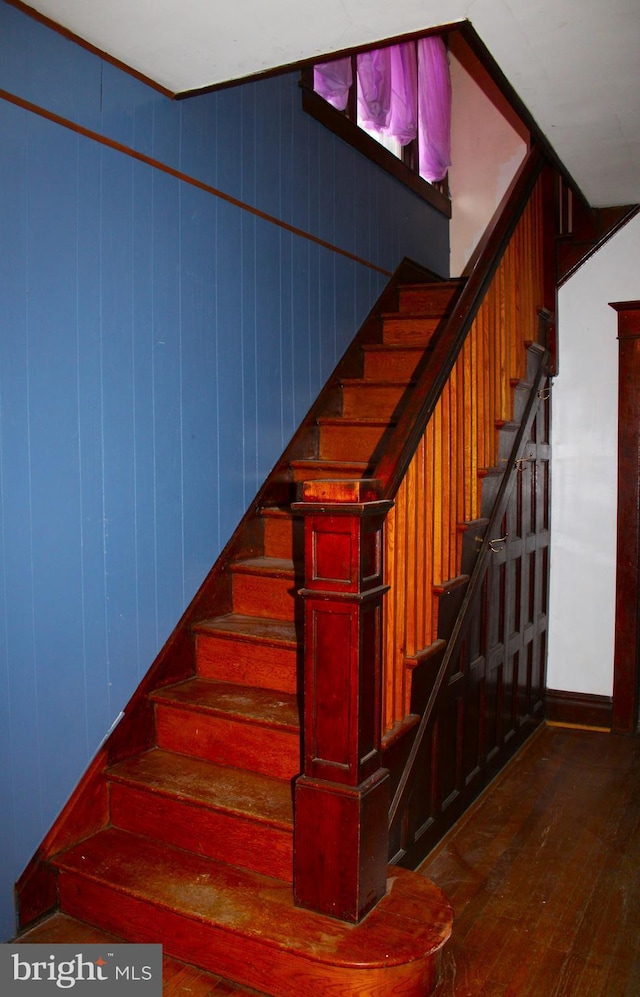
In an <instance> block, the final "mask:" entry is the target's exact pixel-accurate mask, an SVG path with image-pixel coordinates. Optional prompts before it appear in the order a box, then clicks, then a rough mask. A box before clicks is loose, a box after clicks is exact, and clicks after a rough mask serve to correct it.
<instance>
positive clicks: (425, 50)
mask: <svg viewBox="0 0 640 997" xmlns="http://www.w3.org/2000/svg"><path fill="white" fill-rule="evenodd" d="M418 133H419V134H418V140H419V150H420V152H419V155H420V175H421V176H423V177H424V178H425V179H426V180H429V181H430V182H431V183H435V182H437V181H438V180H443V179H444V177H445V175H446V172H447V167H448V166H451V78H450V75H449V61H448V59H447V49H446V46H445V44H444V42H443V41H442V39H441V38H439V37H438V36H437V35H431V36H430V37H429V38H421V39H420V40H419V41H418Z"/></svg>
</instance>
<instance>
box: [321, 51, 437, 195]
mask: <svg viewBox="0 0 640 997" xmlns="http://www.w3.org/2000/svg"><path fill="white" fill-rule="evenodd" d="M356 65H357V74H358V114H359V120H360V121H361V123H362V124H363V125H364V126H365V127H366V128H369V129H372V130H374V131H376V132H379V133H380V134H381V135H388V136H390V137H391V138H394V139H395V140H396V141H398V142H399V143H400V145H402V146H404V145H408V144H409V142H411V141H413V139H414V138H416V135H417V137H418V149H419V153H418V155H419V163H420V175H421V176H423V177H424V178H425V179H426V180H429V181H430V182H432V183H434V182H437V181H438V180H442V179H444V177H445V175H446V172H447V167H448V166H450V165H451V152H450V148H451V140H450V131H451V80H450V76H449V60H448V57H447V49H446V46H445V44H444V42H443V41H442V39H441V38H439V37H438V36H437V35H432V36H430V37H429V38H421V39H419V40H418V42H417V43H414V42H407V43H405V44H402V45H391V46H388V47H386V48H381V49H373V50H372V51H370V52H362V53H360V55H358V57H357V60H356ZM352 82H353V80H352V69H351V59H350V58H348V57H347V58H344V59H335V60H333V61H332V62H326V63H322V64H320V65H317V66H316V67H315V69H314V90H316V92H317V93H319V94H320V95H321V96H322V97H324V98H325V100H328V101H329V103H330V104H333V106H334V107H336V108H338V110H340V111H343V110H344V109H345V108H346V106H347V101H348V96H349V89H350V87H351V85H352Z"/></svg>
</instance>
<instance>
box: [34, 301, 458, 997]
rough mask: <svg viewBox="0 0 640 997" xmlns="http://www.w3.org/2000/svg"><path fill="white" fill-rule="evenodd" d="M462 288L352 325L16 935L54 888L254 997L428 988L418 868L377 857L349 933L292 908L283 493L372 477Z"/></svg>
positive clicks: (296, 643)
mask: <svg viewBox="0 0 640 997" xmlns="http://www.w3.org/2000/svg"><path fill="white" fill-rule="evenodd" d="M458 291H459V285H458V283H456V282H452V283H448V282H439V281H438V282H426V283H425V282H424V281H421V282H418V283H409V284H404V285H400V286H398V287H397V288H394V289H393V291H392V293H391V302H389V300H388V299H389V295H387V299H386V301H385V304H388V305H390V304H392V303H393V298H394V297H396V300H397V307H395V308H393V307H391V306H389V307H388V309H387V310H386V311H384V312H383V313H381V314H378V315H372V316H371V317H370V319H369V320H368V321H367V323H365V326H364V327H363V330H362V331H361V333H360V334H359V337H357V339H356V341H355V344H354V346H353V348H352V349H351V350H350V351H349V353H348V355H347V357H346V358H345V361H344V362H343V364H342V365H341V366H339V367H338V370H337V372H336V374H335V375H334V377H333V379H332V381H331V382H330V384H329V385H328V386H327V388H326V389H325V391H324V392H323V394H322V396H321V399H320V402H319V404H318V406H317V407H316V409H315V410H314V412H313V419H312V420H310V421H309V422H308V424H307V425H306V426H304V427H303V428H302V430H301V433H300V434H299V435H298V437H297V440H296V441H295V442H294V444H293V446H292V447H291V448H290V451H289V452H288V453H287V454H286V455H285V458H286V459H283V461H282V462H280V463H279V464H278V465H277V467H276V469H275V470H274V472H273V475H272V480H270V481H268V482H267V484H266V485H265V487H264V488H263V490H262V491H261V494H260V500H259V502H258V503H257V504H256V506H255V507H254V508H253V509H252V510H250V514H248V516H247V517H245V520H243V523H242V524H241V527H240V528H239V531H240V532H239V534H238V535H237V536H236V537H235V538H234V541H233V543H232V544H231V545H230V548H229V550H230V551H231V554H228V553H227V555H226V559H225V558H223V559H222V562H223V563H222V567H221V568H219V569H218V572H217V574H216V575H215V590H216V591H215V592H213V593H211V592H209V594H208V595H207V596H206V598H204V599H203V598H201V599H200V602H201V603H202V602H205V603H207V605H210V606H212V607H213V608H214V610H215V608H216V606H219V605H221V606H222V611H218V612H215V611H214V612H213V613H212V614H211V615H210V616H209V615H206V614H203V613H200V615H198V617H197V618H196V619H190V618H189V615H188V614H187V617H186V622H187V626H186V628H185V623H184V621H183V624H182V630H183V631H184V630H185V629H186V630H188V641H187V644H185V637H184V635H183V636H182V637H181V638H180V643H179V648H180V650H179V652H177V653H176V654H174V657H175V658H177V660H176V661H174V662H170V663H169V664H167V663H166V660H165V665H164V669H163V673H162V674H161V675H156V677H155V679H154V680H153V681H152V680H148V682H147V686H148V687H143V688H142V690H141V691H140V693H139V695H138V700H137V704H136V706H135V710H134V711H133V712H134V713H137V714H138V715H139V716H140V717H141V718H143V720H141V722H140V724H139V725H138V727H137V730H136V731H135V732H133V728H132V725H131V723H129V727H130V728H131V730H132V734H131V738H130V739H129V744H130V745H133V749H132V747H131V746H130V747H128V748H127V747H123V745H122V734H120V737H119V743H118V747H117V748H116V749H112V750H111V751H109V748H108V746H107V750H106V753H105V762H106V764H105V766H104V768H103V769H100V766H98V768H99V769H100V770H99V771H95V770H94V772H93V773H92V774H91V776H90V777H89V778H88V781H87V783H86V784H85V786H84V787H83V789H82V790H81V791H80V796H81V797H82V799H83V802H82V801H81V802H80V803H78V801H77V800H76V803H75V805H74V807H73V808H72V810H73V813H74V815H75V816H74V817H73V818H71V819H69V820H68V821H67V825H68V826H67V827H66V828H65V829H64V830H63V831H59V832H57V833H56V832H54V833H53V834H52V835H50V836H49V839H48V842H47V843H45V846H44V847H43V849H42V850H41V853H40V855H39V856H38V857H37V860H34V863H33V864H32V868H31V869H30V870H28V871H27V873H26V874H25V876H24V877H23V879H22V880H21V883H20V884H18V898H19V906H20V912H21V915H22V924H23V927H24V928H27V927H28V926H29V925H28V921H30V920H34V917H41V916H42V915H43V914H45V913H48V912H49V911H50V908H51V906H52V903H51V902H52V901H53V900H55V904H56V906H57V909H58V911H59V912H61V913H63V914H64V915H66V916H67V917H72V918H77V919H78V921H81V922H85V923H89V924H91V925H93V926H95V927H96V928H98V929H101V930H102V931H105V932H110V933H113V934H114V935H117V936H119V937H121V938H124V939H126V940H128V941H162V943H163V945H164V951H165V953H167V954H169V955H170V956H172V957H174V958H176V959H180V960H182V961H184V962H187V963H191V964H194V965H195V966H198V967H201V968H202V969H203V970H205V971H208V972H213V973H217V974H220V975H222V976H223V977H226V978H228V979H229V980H233V981H236V982H238V983H239V984H241V985H243V986H248V987H252V988H255V989H256V990H258V991H261V992H263V993H267V994H272V995H292V997H295V995H301V994H307V993H309V994H311V993H313V994H314V995H322V994H334V995H337V994H339V995H340V997H344V995H348V994H359V995H360V994H376V995H383V994H387V993H388V994H392V993H393V994H405V995H413V994H415V995H418V994H421V995H422V994H425V993H429V992H430V991H431V989H432V988H433V986H434V985H435V982H436V980H437V966H438V954H439V951H440V949H441V947H442V946H443V945H444V943H445V942H446V940H447V938H448V936H449V934H450V931H451V910H450V908H449V906H448V904H447V902H446V900H445V898H444V897H443V896H442V894H441V893H440V891H439V890H438V889H437V888H436V887H435V886H433V884H431V883H429V882H428V881H427V880H425V879H424V878H422V877H420V876H418V875H416V874H414V873H411V872H408V871H407V870H404V869H400V868H397V867H390V868H389V879H388V889H387V893H386V895H385V896H384V897H383V899H382V900H381V901H380V903H379V904H378V905H377V906H376V907H375V908H374V910H373V911H372V912H371V913H370V914H368V916H367V917H366V918H365V919H364V920H363V921H362V922H361V923H360V924H356V925H354V924H347V923H344V922H342V921H339V920H336V919H334V918H329V917H326V916H322V915H320V914H316V913H314V912H312V911H308V910H302V909H301V908H299V907H296V906H294V903H293V899H292V896H293V894H292V888H291V883H292V877H293V867H294V862H293V807H292V799H293V784H294V781H295V778H296V776H297V775H298V774H299V773H300V771H301V737H300V706H301V703H300V698H301V692H300V690H301V682H300V673H301V663H302V657H303V627H302V615H301V614H302V607H301V605H300V604H301V600H300V599H299V598H298V596H297V592H298V589H299V588H300V587H301V585H302V583H303V564H302V553H303V551H302V533H301V527H302V523H301V521H300V519H299V518H298V517H297V516H296V515H295V514H294V513H293V512H292V510H291V506H290V504H291V502H292V501H295V499H296V498H297V497H298V494H299V489H300V484H301V483H302V482H303V481H310V480H313V479H333V478H338V479H343V478H348V479H354V478H366V477H367V476H369V475H370V474H371V472H372V469H373V468H374V467H375V466H376V463H377V461H378V460H379V458H380V455H381V453H382V452H383V450H384V447H385V443H386V440H387V438H388V436H389V435H390V433H391V432H392V431H393V428H394V426H395V424H396V421H397V418H398V417H399V415H400V413H401V412H402V411H403V410H404V408H405V406H406V404H407V401H408V399H409V398H410V396H411V393H412V388H413V386H414V383H415V382H414V376H415V373H416V371H417V370H418V369H419V368H420V366H421V365H422V364H424V363H425V360H426V358H427V357H428V354H429V350H430V347H431V344H432V343H433V342H434V341H435V339H436V338H437V333H438V329H439V327H440V325H441V323H442V321H443V318H444V317H445V316H446V315H447V314H448V312H449V310H450V309H451V307H452V301H453V300H454V298H455V296H456V294H457V293H458ZM216 593H217V594H216ZM196 603H197V600H196ZM187 645H188V647H189V648H190V649H191V650H190V651H187V650H185V647H187ZM190 654H192V658H191V660H189V655H190ZM166 657H167V654H165V659H166ZM94 800H100V801H101V803H100V806H99V807H96V808H94V810H93V814H92V816H91V818H90V819H85V820H84V823H83V820H82V819H79V818H78V816H77V814H78V812H80V813H81V814H82V813H84V814H88V813H89V812H90V811H91V809H92V808H91V801H94ZM96 812H98V813H99V814H102V817H101V818H99V819H96V816H95V813H96ZM63 818H64V815H63ZM96 823H98V825H100V826H98V827H96V826H95V824H96ZM61 845H62V846H63V847H61ZM326 873H327V876H329V877H330V876H331V869H327V870H326ZM34 884H35V885H34ZM38 884H43V885H38ZM34 896H42V897H45V898H46V899H45V900H42V901H39V902H36V901H34V900H33V897H34ZM43 930H44V938H43ZM28 938H29V936H28V935H26V936H25V939H26V940H28ZM45 939H46V922H45V925H44V926H43V925H42V924H41V925H40V926H39V928H38V941H42V940H45Z"/></svg>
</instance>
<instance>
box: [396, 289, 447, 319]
mask: <svg viewBox="0 0 640 997" xmlns="http://www.w3.org/2000/svg"><path fill="white" fill-rule="evenodd" d="M451 300H452V291H451V288H450V287H442V288H438V287H433V286H432V285H429V286H425V287H401V288H400V291H399V295H398V308H399V311H401V312H410V313H414V314H415V313H416V312H421V313H423V314H424V315H429V316H431V317H434V318H436V317H439V316H442V315H445V314H446V313H447V310H448V309H449V306H450V304H451Z"/></svg>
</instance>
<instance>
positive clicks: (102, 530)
mask: <svg viewBox="0 0 640 997" xmlns="http://www.w3.org/2000/svg"><path fill="white" fill-rule="evenodd" d="M297 82H298V80H297V75H296V74H285V75H283V76H281V77H278V78H272V79H269V80H263V81H260V82H257V83H252V84H246V85H242V86H238V87H232V88H229V89H226V90H221V91H220V92H218V93H212V94H206V95H201V96H200V97H197V98H192V99H189V100H185V101H171V100H168V99H167V98H165V97H163V96H162V95H161V94H160V93H158V92H157V91H155V90H153V89H150V88H149V87H147V86H145V84H144V83H142V82H141V81H140V80H137V79H134V78H133V77H131V76H129V75H127V74H125V73H122V72H120V71H119V70H118V69H116V68H115V67H114V66H112V65H110V64H106V63H103V62H102V61H101V60H100V59H99V58H98V57H96V56H95V55H93V54H91V53H89V52H87V51H85V50H84V49H81V48H80V47H78V46H75V45H74V44H73V43H72V42H70V41H69V40H67V39H65V38H63V37H62V36H60V35H58V34H56V33H55V32H52V31H50V30H48V29H47V28H46V27H45V26H44V25H41V24H39V23H37V22H36V21H33V20H32V19H30V18H29V17H27V16H26V15H25V14H24V13H22V12H21V11H19V10H17V9H16V8H14V7H11V6H8V5H6V4H5V3H3V2H2V0H0V88H1V89H3V90H4V91H5V92H6V93H7V94H9V95H14V96H15V98H16V99H18V100H24V101H27V102H30V103H32V104H33V105H35V107H36V108H37V109H39V110H40V111H41V112H42V113H32V112H30V111H28V110H26V109H23V108H21V107H19V106H16V105H15V104H14V103H12V102H11V100H10V99H7V100H2V101H0V134H2V142H1V143H0V233H1V239H0V614H1V619H0V808H1V812H2V816H3V820H2V821H0V938H8V937H10V936H11V934H12V932H13V927H14V920H13V898H12V884H13V882H14V881H15V879H17V877H18V876H19V874H20V872H21V870H22V868H23V867H24V866H25V865H26V863H27V862H28V860H29V858H30V856H31V854H32V853H33V851H34V850H35V848H36V847H37V846H38V844H39V842H40V841H41V840H42V838H43V836H44V834H45V833H46V831H47V829H48V828H49V827H50V825H51V824H52V822H53V820H54V819H55V817H56V815H57V814H58V812H59V811H60V809H61V807H62V806H63V805H64V803H65V801H66V799H67V798H68V796H69V794H70V793H71V792H72V790H73V788H74V786H75V784H76V783H77V781H78V779H79V778H80V776H81V774H82V772H83V770H84V768H85V767H86V765H87V763H88V761H89V760H90V759H91V757H92V755H93V754H94V752H95V751H96V748H97V747H98V745H99V744H100V742H101V740H102V739H103V737H104V736H105V734H106V733H107V731H108V729H109V727H110V725H111V724H112V723H113V722H114V720H116V718H117V717H118V715H119V713H120V711H121V710H122V709H124V708H125V706H126V703H127V701H128V699H129V697H130V696H131V694H132V692H133V691H134V689H135V687H136V685H137V684H138V682H139V680H140V678H141V677H142V676H143V675H144V673H145V672H146V670H147V669H148V668H149V666H150V665H151V663H152V661H153V659H154V657H155V655H156V654H157V652H158V650H159V648H160V647H161V646H162V644H163V642H164V641H165V640H166V638H167V637H168V635H169V634H170V632H171V630H172V629H173V627H174V626H175V624H176V623H177V621H178V619H179V617H180V616H181V614H182V612H183V610H184V608H185V606H186V604H187V603H188V601H189V599H190V598H191V597H192V596H193V594H194V593H195V591H196V589H197V588H198V586H199V584H200V583H201V581H202V579H203V577H204V576H205V574H206V572H207V571H208V569H209V568H210V566H211V564H212V563H213V561H214V560H215V558H216V556H217V555H218V553H219V552H220V550H221V549H222V547H223V546H224V544H225V543H226V541H227V540H228V538H229V536H230V535H231V533H232V531H233V530H234V529H235V527H236V525H237V523H238V520H239V519H240V517H241V516H242V515H243V513H244V511H245V508H246V506H247V504H248V503H249V502H250V501H251V500H252V498H253V497H254V495H255V493H256V491H257V490H258V488H259V487H260V485H261V483H262V481H263V479H264V477H265V475H266V474H267V472H268V471H269V470H270V468H271V467H272V466H273V464H274V463H275V461H276V460H277V458H278V456H279V455H280V453H281V451H282V449H283V447H284V446H285V445H286V443H287V442H288V441H289V439H290V437H291V435H292V434H293V432H294V431H295V429H296V427H297V425H298V423H299V421H300V420H301V418H302V417H303V416H304V414H305V413H306V411H307V410H308V408H309V406H310V405H311V404H312V402H313V400H314V398H315V396H316V394H317V392H318V390H319V388H320V387H321V385H322V384H323V383H324V381H325V380H326V378H327V376H328V375H329V374H330V372H331V371H332V369H333V367H334V366H335V363H336V361H337V359H338V358H339V357H340V356H341V355H342V353H343V352H344V350H345V349H346V347H347V345H348V343H349V341H350V340H351V338H352V336H353V335H354V334H355V332H356V331H357V328H358V325H359V324H360V323H361V322H362V320H363V319H364V317H365V316H366V314H367V313H368V311H369V309H370V308H371V306H372V304H373V302H374V300H375V298H376V297H377V295H378V294H379V293H380V291H381V290H382V287H383V286H384V283H385V281H386V277H385V274H384V273H381V272H379V270H377V269H372V267H373V268H381V269H382V270H383V271H388V272H391V271H393V270H394V269H395V267H396V266H397V265H398V263H399V262H400V260H401V258H402V257H403V256H408V257H411V258H413V259H415V260H416V261H417V262H418V263H422V264H423V265H425V266H427V267H430V268H431V269H432V270H435V271H436V272H440V273H442V274H443V275H446V273H447V268H448V224H447V220H446V219H445V218H443V217H442V216H440V215H439V214H438V213H437V212H435V211H434V210H433V209H432V208H430V207H429V206H428V205H426V204H425V203H424V202H422V201H420V200H419V199H417V198H416V197H415V196H414V195H413V194H412V193H411V192H410V191H408V190H406V189H405V188H404V187H402V185H400V184H398V183H397V182H396V181H395V180H393V179H392V178H391V177H388V176H387V175H386V174H383V173H382V171H380V170H377V169H376V168H375V167H374V166H372V165H371V164H369V163H367V162H366V161H365V160H364V159H360V158H359V157H358V156H357V154H356V153H355V152H354V151H353V150H352V149H351V148H350V147H348V146H346V145H344V144H343V143H341V142H340V140H339V139H337V138H336V137H335V136H333V135H332V134H330V133H328V132H326V131H325V130H324V129H323V128H322V127H321V126H320V125H319V124H318V123H317V122H316V121H314V120H312V119H310V118H308V117H307V116H306V115H305V114H304V113H303V111H302V109H301V106H300V92H299V88H298V85H297ZM47 113H51V114H55V115H58V116H60V117H61V118H62V119H64V121H66V122H69V123H70V125H71V126H73V125H75V126H80V127H82V128H85V129H89V130H90V131H91V132H92V135H93V137H92V136H90V135H83V134H78V132H76V131H74V130H73V128H72V127H65V126H64V124H61V123H58V122H54V121H52V120H50V119H48V118H47V117H46V115H47ZM109 142H116V143H119V144H121V145H122V146H124V147H125V151H123V150H121V149H115V148H112V147H110V146H109V144H108V143H109ZM126 149H130V150H133V151H134V152H137V153H139V154H142V155H144V156H147V157H151V158H152V159H154V160H155V161H157V165H156V166H154V165H153V164H152V163H147V162H141V161H140V160H137V159H136V158H134V156H133V155H128V154H127V153H126ZM171 170H173V171H180V172H181V173H182V174H185V176H184V177H178V176H175V175H172V174H171V173H170V172H168V171H171ZM190 179H191V180H192V181H193V182H189V181H190ZM199 184H200V185H208V186H209V187H210V188H215V189H216V190H217V191H219V193H220V194H221V195H223V196H216V194H215V191H212V190H206V189H202V187H201V186H198V185H199ZM229 198H236V199H238V200H240V201H243V202H244V203H245V204H247V205H248V206H250V207H251V208H254V209H255V210H256V211H259V212H262V213H263V214H264V215H268V216H269V217H262V216H260V215H256V214H255V213H253V214H252V213H250V212H249V211H246V210H243V209H242V207H241V206H239V205H238V204H236V203H232V202H231V201H230V200H229ZM279 223H283V224H285V225H288V226H294V227H295V228H296V229H299V230H300V232H301V233H307V234H308V236H309V237H308V238H307V237H305V235H304V234H300V233H297V232H292V231H290V230H288V229H287V228H283V227H281V224H279ZM314 239H315V240H324V241H325V242H328V243H329V244H330V245H329V246H326V245H320V244H319V243H318V242H317V241H313V240H314ZM345 253H346V254H356V255H357V256H358V258H359V260H360V262H356V261H355V260H352V259H350V258H348V257H347V256H345V255H343V254H345Z"/></svg>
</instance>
